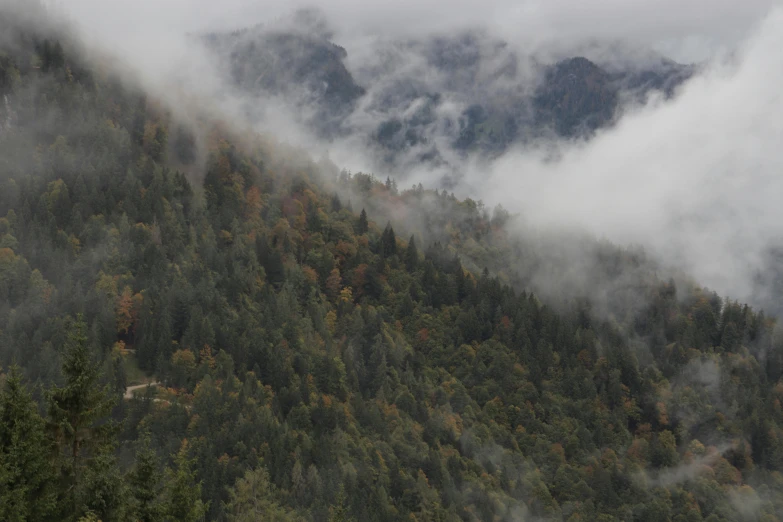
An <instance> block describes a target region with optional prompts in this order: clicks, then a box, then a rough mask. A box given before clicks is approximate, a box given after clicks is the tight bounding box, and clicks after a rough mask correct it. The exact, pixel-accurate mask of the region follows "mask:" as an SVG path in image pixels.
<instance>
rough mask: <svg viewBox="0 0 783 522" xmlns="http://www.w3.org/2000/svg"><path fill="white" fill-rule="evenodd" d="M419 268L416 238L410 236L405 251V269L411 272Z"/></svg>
mask: <svg viewBox="0 0 783 522" xmlns="http://www.w3.org/2000/svg"><path fill="white" fill-rule="evenodd" d="M418 266H419V250H418V249H417V248H416V238H414V237H413V236H411V239H410V241H408V248H407V249H406V250H405V269H406V270H408V272H413V271H415V270H416V268H418Z"/></svg>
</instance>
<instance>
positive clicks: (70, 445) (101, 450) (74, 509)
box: [47, 315, 123, 520]
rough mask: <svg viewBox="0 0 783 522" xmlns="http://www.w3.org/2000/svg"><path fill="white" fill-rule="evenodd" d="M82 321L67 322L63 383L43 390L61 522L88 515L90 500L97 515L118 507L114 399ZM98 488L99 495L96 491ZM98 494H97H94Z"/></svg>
mask: <svg viewBox="0 0 783 522" xmlns="http://www.w3.org/2000/svg"><path fill="white" fill-rule="evenodd" d="M85 331H86V325H85V323H84V321H83V319H82V317H81V315H80V316H78V317H77V319H76V320H75V321H71V322H70V324H69V325H68V332H67V334H66V340H65V346H64V350H63V365H62V373H63V377H64V383H63V385H62V386H54V387H53V388H52V389H51V390H49V392H48V393H47V399H48V403H49V418H48V429H49V432H50V436H51V438H52V440H53V443H54V449H55V451H56V454H55V459H56V463H57V468H58V472H59V475H60V476H59V481H60V488H59V498H58V502H57V504H58V511H59V512H60V520H74V519H76V518H78V516H80V515H84V514H86V513H87V511H88V509H89V508H90V506H88V505H86V504H91V503H92V501H96V502H97V503H98V505H97V506H96V507H97V510H93V511H99V512H98V513H97V514H98V515H106V514H107V513H114V512H116V511H117V510H119V509H120V504H121V499H120V498H118V497H119V496H121V493H122V492H121V491H120V490H121V488H122V485H123V484H122V483H121V482H118V481H117V480H116V473H117V469H116V463H115V462H114V457H113V450H114V442H115V441H114V435H115V431H116V430H115V426H114V424H113V423H112V422H111V421H110V419H109V416H110V414H111V411H112V408H113V406H114V398H113V397H112V394H111V392H110V390H109V387H108V386H105V385H102V384H101V383H100V380H99V377H100V374H99V372H98V366H97V365H96V364H95V362H94V361H93V360H92V358H91V356H90V351H89V349H88V347H87V335H86V333H85ZM96 488H97V489H99V490H100V495H97V494H96V493H97V492H96V491H95V489H96ZM98 497H100V498H98Z"/></svg>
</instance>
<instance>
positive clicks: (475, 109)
mask: <svg viewBox="0 0 783 522" xmlns="http://www.w3.org/2000/svg"><path fill="white" fill-rule="evenodd" d="M308 23H309V24H310V25H309V26H308V25H307V24H305V25H304V26H302V25H296V24H288V25H285V26H283V27H282V28H274V29H269V28H265V27H262V26H257V27H254V28H251V29H247V30H244V31H239V32H235V33H230V34H211V35H209V36H207V37H206V38H205V39H204V41H205V42H206V44H207V46H208V48H209V49H210V50H211V51H213V52H214V53H215V56H216V57H217V58H218V60H219V62H220V63H222V64H223V65H224V67H225V72H226V74H228V75H230V78H231V80H232V82H233V84H234V85H235V87H237V88H238V89H239V90H240V91H242V92H243V93H245V94H250V95H252V96H275V97H280V98H281V99H282V100H285V101H286V102H287V103H288V104H290V105H291V106H292V107H294V108H296V112H297V113H298V114H299V117H300V121H301V122H302V123H304V124H306V125H307V126H308V127H309V128H311V129H312V130H314V131H315V132H316V133H318V134H319V135H320V136H322V137H324V138H327V139H334V138H337V137H340V136H346V135H351V136H358V137H359V138H360V139H361V140H362V141H363V142H364V143H365V145H366V146H367V147H368V149H370V150H372V151H374V152H375V156H376V158H377V159H378V162H379V164H380V165H387V166H392V165H396V166H401V165H404V164H405V163H412V162H422V161H428V162H435V163H448V162H449V161H453V159H454V157H455V155H456V157H457V158H458V157H460V156H462V155H464V154H467V153H478V154H481V155H489V156H493V155H497V154H500V153H502V152H504V151H505V150H507V149H508V148H509V147H510V146H512V145H515V144H524V143H528V142H531V141H533V140H537V139H540V138H542V137H560V138H568V139H579V138H587V137H589V136H591V135H592V134H593V133H594V132H595V131H596V130H598V129H601V128H604V127H607V126H609V125H611V124H612V123H613V122H614V121H615V119H616V117H617V115H618V111H619V110H620V109H621V107H622V106H623V104H625V103H629V102H636V101H641V100H643V99H644V98H645V97H646V96H647V95H649V94H650V93H651V92H660V93H661V94H663V95H664V96H671V95H673V94H674V92H675V90H676V88H677V87H678V86H679V85H681V84H682V83H683V82H684V81H685V80H687V79H688V78H689V77H690V76H691V75H692V74H693V70H694V69H693V67H692V66H688V65H680V64H677V63H674V62H671V61H668V60H666V59H663V58H660V59H657V60H655V59H652V60H645V63H643V64H641V66H634V65H633V64H627V63H626V64H621V65H619V66H618V64H617V63H613V62H611V61H609V60H607V59H606V56H604V57H603V59H604V61H605V62H606V64H603V63H602V64H599V63H596V62H593V61H591V60H589V59H588V58H585V57H581V56H578V57H572V58H567V59H563V60H560V61H556V62H555V63H541V62H540V61H539V60H537V59H535V58H534V57H530V56H525V55H523V54H521V53H520V52H519V51H517V50H515V49H513V48H512V46H510V45H509V44H508V43H506V42H504V41H502V40H499V39H497V38H495V37H492V36H490V35H488V34H487V33H485V32H483V31H478V30H477V31H464V32H461V33H457V34H455V35H450V36H431V37H426V38H420V39H410V40H403V41H386V42H376V43H375V44H374V47H373V48H371V49H370V50H367V49H363V53H362V55H363V57H362V58H361V59H350V58H349V56H348V52H347V51H346V49H345V48H343V47H341V46H340V45H337V44H335V43H334V42H333V41H332V37H333V35H332V34H331V33H329V32H328V31H327V30H325V29H324V28H323V25H320V26H318V29H313V24H312V19H310V20H309V22H308Z"/></svg>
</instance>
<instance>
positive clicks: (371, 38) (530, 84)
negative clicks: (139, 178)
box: [55, 0, 783, 304]
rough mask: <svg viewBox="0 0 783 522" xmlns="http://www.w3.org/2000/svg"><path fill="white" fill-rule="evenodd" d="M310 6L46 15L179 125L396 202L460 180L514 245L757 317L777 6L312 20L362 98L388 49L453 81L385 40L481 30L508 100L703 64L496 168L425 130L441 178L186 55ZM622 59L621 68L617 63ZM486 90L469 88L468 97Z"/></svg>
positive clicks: (436, 131) (358, 122)
mask: <svg viewBox="0 0 783 522" xmlns="http://www.w3.org/2000/svg"><path fill="white" fill-rule="evenodd" d="M308 5H312V2H307V3H305V2H294V3H293V4H286V5H285V6H282V5H280V4H276V3H271V2H250V1H246V0H234V1H231V2H221V3H217V2H212V1H206V0H193V1H186V0H168V1H166V2H163V3H160V2H153V1H151V0H141V1H136V2H112V3H111V5H108V4H106V3H104V2H98V1H96V0H72V1H70V2H68V3H67V4H64V3H61V4H59V5H58V6H56V7H55V8H56V9H59V10H61V11H63V12H65V13H66V15H67V17H68V18H69V19H70V21H71V22H73V24H74V25H75V26H76V27H77V28H79V29H80V33H81V35H82V37H83V38H84V39H85V40H86V41H87V42H88V43H89V44H91V45H92V47H93V48H97V49H101V50H102V51H103V52H105V53H107V54H108V55H114V56H118V57H119V58H120V60H121V63H123V64H124V65H125V66H126V67H127V69H128V70H131V71H133V73H134V74H135V75H136V77H140V78H142V81H143V83H145V87H147V88H152V89H154V91H155V92H157V93H159V95H160V97H161V98H163V99H166V100H167V101H168V102H169V104H170V105H172V106H174V107H179V108H180V112H182V113H188V112H189V111H190V107H189V106H187V105H183V99H188V100H190V103H192V106H196V105H197V106H198V108H199V110H204V109H205V108H209V109H211V110H212V111H214V113H215V114H219V115H220V118H221V119H222V120H224V121H230V122H233V123H234V124H236V125H237V127H238V128H241V127H245V126H248V125H249V126H253V127H255V128H256V129H257V130H259V131H262V132H266V133H268V134H271V135H273V136H274V137H275V138H276V139H279V140H282V141H286V142H289V143H292V144H295V145H298V146H301V147H303V148H304V149H305V150H306V151H308V152H309V153H310V154H311V155H312V156H313V157H316V158H318V157H323V156H326V157H328V158H329V159H330V160H331V161H333V162H334V163H335V164H336V165H337V166H338V167H345V168H348V169H350V170H354V171H356V170H363V171H375V172H376V173H377V174H378V175H380V176H385V175H392V176H393V177H396V178H397V179H398V180H404V181H401V182H400V185H401V186H403V187H404V186H409V185H410V184H411V183H414V184H415V183H418V182H421V183H423V184H424V185H425V186H431V187H436V186H438V185H439V184H441V183H442V182H443V178H444V175H446V176H448V175H450V174H453V172H454V170H455V169H457V170H459V176H457V177H456V178H454V177H451V178H449V179H450V187H449V188H450V190H453V191H454V192H455V193H456V194H457V195H459V196H463V197H467V196H469V197H471V198H473V199H480V200H483V201H484V202H485V203H486V204H487V205H488V206H494V205H495V204H497V203H501V204H502V205H503V206H504V207H505V208H507V209H508V210H510V211H511V212H512V213H515V214H519V215H521V217H522V219H521V223H522V225H520V226H519V230H518V233H519V234H520V235H528V236H529V235H531V233H532V234H534V235H542V234H546V233H547V231H553V230H556V231H561V232H562V231H579V232H580V233H586V234H588V235H592V236H595V237H597V238H604V239H608V240H609V241H612V242H615V243H618V244H622V245H625V244H635V245H641V246H642V247H643V248H645V249H646V250H647V251H648V252H649V253H650V254H651V255H652V256H653V257H655V258H657V259H658V260H660V261H661V262H662V264H663V265H665V266H669V267H672V268H673V269H677V270H682V271H685V272H687V273H689V274H691V275H693V276H694V277H695V278H696V279H697V280H698V281H699V282H700V283H703V284H705V285H706V286H708V287H710V288H712V289H715V290H716V291H718V292H719V293H722V294H727V295H731V296H732V297H735V298H739V299H742V300H747V301H749V302H751V303H755V304H768V303H769V302H770V300H772V299H773V298H774V296H772V295H770V292H769V289H768V288H766V287H764V286H763V285H762V287H761V288H760V287H759V283H758V280H759V274H761V273H764V272H765V271H766V270H767V269H768V268H769V267H768V263H769V256H768V251H769V249H770V248H771V247H773V246H775V245H776V244H777V243H778V242H779V241H781V238H783V225H781V223H782V221H781V219H780V218H781V215H780V214H781V211H779V210H778V208H779V207H780V205H779V204H778V203H777V194H778V193H779V192H780V190H781V189H783V186H782V185H783V179H781V177H780V176H779V174H778V172H779V170H780V166H781V163H782V162H783V157H781V153H780V152H779V150H778V146H777V145H778V143H779V142H780V138H781V133H782V132H783V124H781V123H780V121H779V120H777V119H776V118H773V117H770V115H772V114H777V113H780V112H781V109H783V107H781V105H782V104H783V99H782V98H781V96H780V94H779V93H778V92H777V91H778V85H779V84H780V80H781V79H782V78H781V75H783V68H781V65H783V64H781V61H783V51H782V50H781V49H783V36H781V35H783V13H782V12H781V10H780V9H777V10H772V8H773V6H774V5H775V2H773V1H767V0H754V1H752V2H746V3H743V4H738V3H736V2H719V3H717V4H716V3H715V2H706V1H692V2H688V3H686V4H685V5H681V4H679V3H677V4H675V3H674V2H668V1H667V2H663V3H661V2H645V1H633V2H609V3H607V2H588V3H584V2H572V1H566V0H561V1H558V2H547V3H543V2H533V1H529V2H522V3H512V2H505V1H499V0H496V1H492V2H489V3H488V4H486V3H485V4H482V5H481V6H480V8H479V7H478V6H476V5H475V4H474V3H469V2H461V3H458V4H453V3H449V4H448V6H444V5H442V3H440V2H435V1H433V0H428V1H426V2H416V3H413V2H407V3H404V4H402V5H400V4H395V5H394V6H393V7H390V6H388V5H384V4H382V3H374V2H370V3H367V2H353V1H345V0H344V1H341V2H336V3H335V2H332V3H329V4H328V5H326V4H324V5H323V6H316V7H319V8H320V9H322V11H323V13H324V17H325V21H326V23H327V25H328V35H327V36H328V37H329V39H330V40H331V41H334V42H336V43H338V44H339V45H342V46H344V47H345V49H346V50H347V53H348V57H347V59H346V64H347V66H348V67H349V70H350V72H351V73H352V74H353V75H354V77H355V78H357V81H358V83H359V84H360V85H361V84H363V83H366V81H369V79H371V78H373V77H374V75H375V76H377V74H378V67H379V66H380V65H379V64H380V63H382V62H383V60H381V59H380V58H379V57H378V52H379V51H380V50H383V51H385V52H387V54H386V55H384V56H385V58H388V52H392V53H394V52H396V53H397V54H396V55H394V56H393V57H392V58H393V59H392V61H394V60H396V62H395V64H396V65H394V67H391V68H390V69H388V70H386V72H385V74H386V76H383V75H381V76H382V77H383V78H387V79H388V78H392V79H393V78H394V77H395V75H397V74H398V73H400V74H401V71H403V72H404V73H405V74H407V75H409V76H410V77H416V78H423V79H424V80H423V81H427V82H429V83H428V85H430V86H431V85H439V84H445V83H448V80H449V79H448V78H443V77H438V72H437V71H434V70H432V68H428V66H427V64H426V63H423V62H422V61H421V60H420V56H418V55H416V53H415V52H411V50H410V49H407V48H406V49H404V50H402V51H401V50H400V47H399V46H398V47H394V42H399V41H405V39H413V38H422V37H431V36H438V35H445V34H449V33H451V32H458V31H462V30H467V29H480V30H483V34H484V35H485V36H486V37H487V38H488V40H487V41H488V42H492V39H493V38H498V39H500V38H502V39H504V40H505V41H506V42H508V44H509V49H510V50H513V51H515V52H517V54H516V55H515V57H514V59H515V60H516V65H517V72H516V73H515V74H516V76H514V77H513V78H512V80H511V82H510V85H511V87H512V88H515V89H530V88H534V87H535V84H536V81H537V75H540V71H539V70H538V69H536V68H535V67H534V64H533V62H534V61H535V60H541V59H546V58H551V59H555V58H556V57H558V56H567V55H571V56H574V55H579V54H584V55H590V56H591V57H592V58H593V59H600V60H603V63H607V64H611V63H613V62H617V61H623V60H624V61H625V62H628V61H629V60H630V61H633V60H634V59H635V58H638V57H639V56H643V55H645V53H652V52H655V53H663V54H665V55H666V56H667V57H669V58H673V59H675V60H680V61H685V62H695V61H699V62H702V63H703V64H704V65H703V67H701V69H700V73H699V74H698V75H696V76H695V77H694V78H692V79H691V80H690V81H688V82H687V84H685V85H684V86H682V87H681V88H680V89H679V91H678V92H677V95H676V96H674V97H673V98H672V99H663V98H661V97H659V96H651V97H649V98H648V99H646V101H645V102H644V103H642V104H638V103H637V104H628V105H625V106H624V107H623V109H622V111H621V112H620V113H619V114H617V115H616V122H615V124H614V125H612V126H610V127H609V128H608V129H604V130H599V131H598V133H597V135H595V136H594V137H593V138H592V139H590V140H588V141H585V140H562V139H557V138H555V137H546V138H545V139H541V138H539V139H538V140H536V142H535V143H532V144H531V143H527V144H525V145H524V146H519V147H517V148H513V149H512V150H509V151H506V152H505V153H504V154H502V156H500V157H492V158H485V157H481V158H479V157H476V156H473V155H467V156H466V155H464V154H463V155H460V154H459V153H457V152H455V151H454V150H453V149H452V148H451V147H450V145H449V144H450V142H451V141H452V140H453V136H451V135H449V134H448V132H449V131H448V130H447V129H444V128H443V126H442V125H441V126H438V125H433V126H432V127H431V128H429V129H428V132H429V133H430V134H429V137H430V142H431V143H436V144H437V145H438V149H439V150H440V151H441V152H442V153H443V157H444V162H443V163H442V164H441V165H439V166H433V165H428V164H423V163H421V162H419V157H420V155H421V154H423V153H425V152H426V151H422V150H420V149H417V148H415V147H413V148H411V150H409V151H407V152H406V153H405V154H404V155H401V156H400V157H401V158H402V160H401V161H397V163H395V164H394V165H392V166H390V167H388V168H387V169H385V170H384V168H383V166H382V165H380V164H379V163H378V162H377V161H376V158H375V157H374V154H375V153H374V151H372V150H369V149H368V147H367V145H366V142H365V141H363V139H362V135H361V133H359V132H357V129H359V130H362V132H369V131H367V129H373V128H375V127H377V125H378V123H379V121H381V120H380V117H381V115H376V114H374V113H373V112H372V111H368V110H363V111H358V110H357V111H354V112H353V113H352V114H349V115H347V116H346V120H345V121H348V122H350V123H351V125H353V127H351V129H352V132H349V133H347V134H344V135H341V136H339V137H337V138H334V139H330V140H324V139H322V137H320V136H318V135H317V133H315V132H313V130H312V129H311V128H308V126H307V125H303V124H302V118H301V117H300V116H301V114H302V113H303V112H308V111H309V112H310V113H312V110H311V108H310V107H309V106H308V105H307V103H303V102H302V101H301V99H297V100H296V102H293V103H292V101H291V99H284V98H283V97H275V96H249V95H248V94H247V93H243V92H241V91H238V90H237V89H236V88H235V87H233V86H230V85H228V84H227V80H226V78H225V75H224V71H222V70H221V64H220V63H218V61H217V60H216V59H215V56H214V55H210V54H209V53H207V52H205V50H204V49H203V48H202V47H201V46H199V45H195V44H194V42H193V35H194V34H203V33H205V32H209V31H218V32H219V31H230V30H234V29H239V28H245V27H249V26H254V25H256V24H261V25H263V26H265V27H271V28H279V27H282V26H284V25H285V24H286V23H289V22H290V13H291V12H292V10H293V9H295V8H297V7H304V6H308ZM433 14H437V16H433ZM425 20H426V22H425ZM431 20H432V21H431ZM597 42H598V43H597ZM601 42H604V43H606V45H603V44H602V43H601ZM618 48H622V50H623V54H622V55H618V54H616V53H614V52H613V51H612V49H618ZM390 50H391V51H390ZM591 53H592V55H591ZM534 58H535V60H534ZM521 79H524V81H522V80H521ZM528 80H529V81H528ZM514 82H516V83H514ZM172 85H175V86H176V88H172ZM378 85H380V86H381V87H378ZM378 85H374V86H373V87H374V90H372V89H371V90H370V91H369V92H368V93H367V94H366V95H365V96H364V97H363V98H361V99H360V101H359V104H360V105H361V104H363V109H366V108H367V104H372V100H373V99H374V96H379V95H382V94H384V92H383V89H386V90H387V91H388V90H389V89H393V87H394V85H393V84H389V83H383V82H379V84H378ZM482 88H484V86H483V85H482V84H481V83H480V82H478V83H476V89H477V91H478V92H480V90H481V89H482ZM379 91H380V92H379ZM183 94H186V95H187V96H184V97H183ZM417 103H418V104H421V98H416V99H414V101H413V102H412V103H411V104H409V105H403V106H401V107H400V108H399V114H384V115H382V116H384V117H390V116H391V117H397V116H399V115H400V114H405V111H408V112H410V111H411V110H415V109H416V104H417ZM467 104H468V101H466V100H462V99H459V98H453V99H451V98H449V97H448V96H446V98H445V100H444V101H443V102H442V103H441V105H440V107H439V110H440V111H441V112H443V111H446V112H448V111H453V114H445V115H443V114H441V115H440V116H442V117H443V118H444V119H445V121H452V120H454V121H456V119H457V114H458V113H459V111H460V110H462V109H464V108H465V107H466V106H467ZM250 113H252V117H249V116H248V115H249V114H250ZM455 180H456V181H455ZM569 255H570V256H572V257H579V256H580V255H581V254H580V253H579V252H572V253H570V254H569ZM575 262H576V263H577V265H579V260H578V259H576V260H575ZM582 277H583V278H589V277H590V275H589V274H582Z"/></svg>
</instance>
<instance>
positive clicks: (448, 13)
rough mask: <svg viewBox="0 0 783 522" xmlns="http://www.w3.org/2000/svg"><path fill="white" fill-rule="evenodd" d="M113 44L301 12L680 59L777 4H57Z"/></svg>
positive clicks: (351, 23) (205, 0)
mask: <svg viewBox="0 0 783 522" xmlns="http://www.w3.org/2000/svg"><path fill="white" fill-rule="evenodd" d="M50 1H54V2H58V3H59V6H60V8H62V9H65V10H66V11H68V12H69V13H70V15H71V16H72V17H73V18H74V19H75V20H77V21H78V22H79V23H81V24H82V25H83V26H84V27H85V28H86V29H88V30H89V31H90V32H91V33H92V34H94V35H100V36H101V37H102V38H105V39H106V40H107V41H110V42H111V41H114V42H120V41H122V40H127V39H132V40H136V39H138V38H144V37H151V36H152V34H153V33H155V32H158V31H160V30H164V31H168V32H174V33H176V32H185V31H195V30H204V29H217V28H237V27H244V26H248V25H253V24H256V23H272V24H274V22H275V20H279V19H280V17H281V16H284V15H285V14H286V13H288V12H290V11H291V10H292V9H294V8H296V7H302V6H316V7H319V8H321V9H322V10H323V11H324V12H326V14H327V16H328V17H329V19H330V21H331V23H332V24H333V25H334V26H335V28H336V29H337V31H338V35H337V38H338V39H341V40H342V41H343V43H347V42H349V41H351V40H352V39H353V38H354V37H356V36H357V35H360V34H367V33H369V34H373V35H375V34H380V35H396V34H401V33H410V32H417V31H431V30H446V29H449V28H454V27H465V26H472V25H483V26H486V27H490V28H493V29H495V30H497V31H498V32H499V33H500V34H502V35H503V36H504V37H505V38H507V39H509V40H510V41H513V42H516V43H519V44H522V45H542V44H547V43H553V42H554V43H558V44H563V43H566V42H569V43H570V42H574V41H577V42H578V41H582V40H585V39H587V40H589V39H624V40H629V41H632V42H634V43H636V44H639V45H649V46H652V47H655V48H657V49H660V50H665V51H666V52H667V53H668V54H669V55H670V56H672V57H673V58H675V59H680V60H683V61H686V60H687V61H689V60H701V59H704V58H706V57H707V56H708V55H709V54H710V53H711V52H713V51H714V50H716V49H720V48H725V47H732V46H734V45H735V44H736V43H737V42H738V41H739V40H741V39H742V38H743V37H744V36H745V35H746V34H747V33H748V31H750V30H751V29H752V28H753V26H754V25H755V24H757V23H758V22H759V20H761V19H762V18H763V17H764V15H765V14H766V13H767V12H768V11H769V10H770V8H771V7H772V6H774V5H777V4H778V2H776V1H775V0H742V1H739V0H481V1H478V0H448V1H444V0H396V1H394V2H390V1H388V0H386V1H378V0H331V1H329V2H326V1H323V0H321V1H320V2H307V1H303V0H289V1H287V2H279V1H270V0H219V1H218V0H50Z"/></svg>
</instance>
